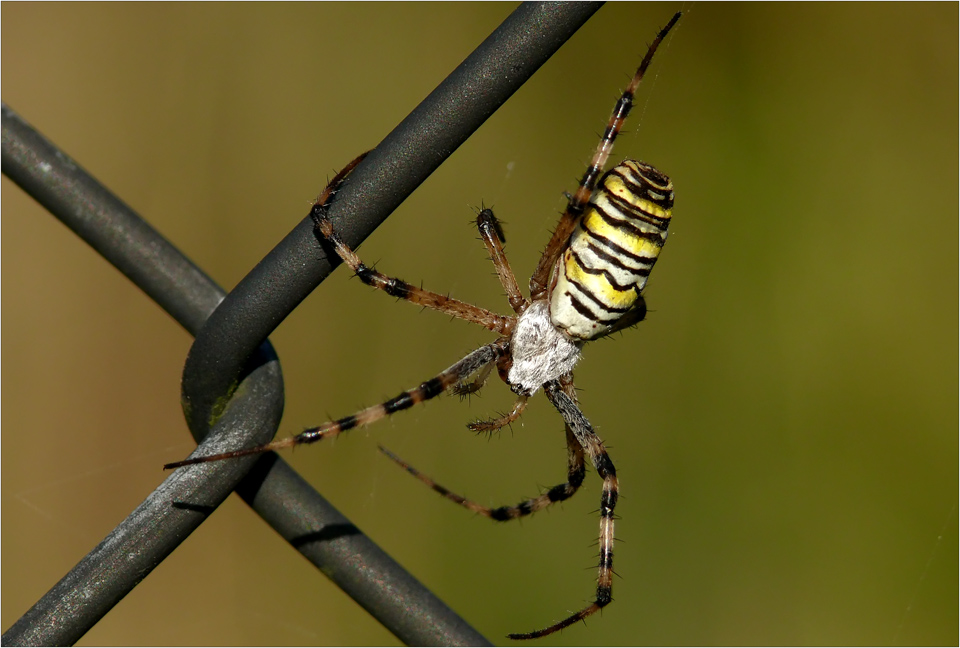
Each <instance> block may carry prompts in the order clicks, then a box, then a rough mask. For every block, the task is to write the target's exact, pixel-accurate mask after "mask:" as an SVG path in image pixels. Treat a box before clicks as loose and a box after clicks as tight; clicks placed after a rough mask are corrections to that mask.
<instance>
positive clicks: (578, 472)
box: [379, 426, 586, 522]
mask: <svg viewBox="0 0 960 648" xmlns="http://www.w3.org/2000/svg"><path fill="white" fill-rule="evenodd" d="M566 429H567V458H568V465H567V481H565V482H564V483H562V484H557V485H556V486H554V487H553V488H550V489H548V490H547V491H546V492H544V493H542V494H541V495H538V496H537V497H531V498H529V499H527V500H524V501H523V502H520V503H519V504H517V505H515V506H499V507H497V508H491V507H489V506H483V505H482V504H477V503H476V502H474V501H472V500H469V499H467V498H465V497H463V496H461V495H457V494H456V493H453V492H451V491H450V490H449V489H447V488H446V487H444V486H441V485H440V484H438V483H437V482H435V481H434V480H433V479H431V478H430V477H428V476H426V475H424V474H423V473H422V472H420V471H419V470H417V469H416V468H414V467H413V466H411V465H410V464H408V463H407V462H405V461H404V460H403V459H401V458H400V457H398V456H397V455H395V454H393V453H392V452H390V451H389V450H387V449H386V448H384V447H383V446H379V448H380V452H382V453H383V454H385V455H387V457H389V458H390V459H391V460H393V461H394V462H395V463H396V464H397V465H399V466H400V467H401V468H403V469H404V470H406V471H407V472H408V473H410V474H411V475H413V476H414V477H416V478H417V479H419V480H420V481H421V482H423V483H424V484H426V485H427V486H428V487H429V488H431V489H432V490H434V491H436V492H437V493H439V494H440V495H442V496H443V497H445V498H447V499H448V500H450V501H451V502H454V503H456V504H459V505H460V506H462V507H464V508H466V509H469V510H471V511H473V512H474V513H478V514H480V515H482V516H484V517H488V518H490V519H491V520H495V521H497V522H506V521H507V520H515V519H517V518H521V517H524V516H526V515H530V514H531V513H536V512H537V511H540V510H543V509H545V508H547V507H548V506H550V505H551V504H555V503H557V502H562V501H564V500H567V499H570V498H571V497H573V495H574V494H575V493H576V492H577V490H578V489H579V488H580V485H581V484H583V478H584V475H585V474H586V466H585V465H584V459H583V447H582V446H581V445H580V444H579V442H578V441H577V438H576V436H575V434H574V433H573V432H572V431H571V430H570V427H569V426H567V427H566Z"/></svg>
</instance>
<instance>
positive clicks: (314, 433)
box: [164, 342, 505, 470]
mask: <svg viewBox="0 0 960 648" xmlns="http://www.w3.org/2000/svg"><path fill="white" fill-rule="evenodd" d="M504 352H505V350H504V345H503V344H500V343H498V342H494V343H493V344H487V345H484V346H482V347H480V348H479V349H477V350H475V351H472V352H470V353H469V354H467V355H466V356H465V357H464V358H463V359H461V360H460V361H459V362H457V363H455V364H454V365H452V366H451V367H449V368H448V369H446V370H445V371H443V372H441V373H440V374H439V375H437V376H435V377H433V378H431V379H430V380H428V381H426V382H424V383H421V384H420V386H418V387H414V388H413V389H409V390H407V391H405V392H403V393H401V394H400V395H398V396H395V397H394V398H391V399H390V400H388V401H384V402H383V403H380V404H379V405H373V406H372V407H368V408H366V409H363V410H360V411H359V412H357V413H355V414H351V415H350V416H345V417H343V418H341V419H337V420H336V421H328V422H327V423H324V424H322V425H318V426H317V427H312V428H307V429H306V430H304V431H303V432H301V433H300V434H297V435H296V436H292V437H288V438H286V439H278V440H276V441H273V442H271V443H267V444H264V445H261V446H257V447H255V448H246V449H243V450H234V451H233V452H223V453H220V454H215V455H207V456H201V457H191V458H189V459H184V460H183V461H176V462H174V463H169V464H167V465H165V466H164V469H165V470H168V469H171V468H180V467H181V466H189V465H192V464H198V463H205V462H208V461H220V460H221V459H232V458H234V457H244V456H247V455H252V454H260V453H262V452H269V451H270V450H280V449H282V448H290V447H293V446H296V445H302V444H306V443H316V442H317V441H322V440H323V439H332V438H333V437H335V436H338V435H339V434H340V433H341V432H346V431H348V430H352V429H353V428H357V427H363V426H366V425H370V424H371V423H375V422H377V421H379V420H380V419H382V418H386V417H387V416H389V415H391V414H393V413H394V412H399V411H400V410H405V409H409V408H411V407H413V406H414V405H416V404H417V403H422V402H424V401H426V400H429V399H431V398H435V397H437V396H439V395H440V394H442V393H443V392H445V391H447V390H448V389H450V388H451V387H453V386H454V385H456V384H457V383H459V382H461V381H462V380H464V379H465V378H467V377H468V376H470V375H471V374H473V373H475V372H477V371H479V370H481V369H483V368H484V366H486V365H488V364H490V363H492V362H495V361H496V360H497V358H498V357H499V356H500V355H502V354H503V353H504Z"/></svg>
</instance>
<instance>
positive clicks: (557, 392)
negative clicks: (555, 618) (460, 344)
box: [509, 379, 619, 639]
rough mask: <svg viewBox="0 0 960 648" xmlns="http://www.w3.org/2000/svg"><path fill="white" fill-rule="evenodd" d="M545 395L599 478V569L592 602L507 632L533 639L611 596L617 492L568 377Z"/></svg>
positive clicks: (604, 453)
mask: <svg viewBox="0 0 960 648" xmlns="http://www.w3.org/2000/svg"><path fill="white" fill-rule="evenodd" d="M543 390H544V393H545V394H546V395H547V399H549V400H550V402H551V403H553V406H554V407H556V408H557V411H558V412H560V415H561V416H563V420H564V421H566V423H567V426H568V429H571V430H573V434H574V436H575V437H576V441H577V443H578V444H579V445H580V446H581V447H582V449H583V451H584V452H586V454H587V455H588V456H589V457H590V460H591V461H592V462H593V466H594V468H595V469H596V471H597V474H598V475H600V477H601V478H602V479H603V492H602V494H601V496H600V570H599V575H598V576H597V596H596V599H595V600H594V602H593V603H591V604H590V605H588V606H587V607H585V608H583V609H582V610H580V611H579V612H577V613H576V614H572V615H570V616H569V617H567V618H566V619H564V620H562V621H560V622H558V623H555V624H553V625H552V626H550V627H548V628H544V629H543V630H535V631H533V632H527V633H522V634H511V635H509V637H510V638H511V639H536V638H538V637H544V636H546V635H549V634H553V633H554V632H557V631H559V630H563V629H564V628H566V627H567V626H570V625H573V624H574V623H576V622H578V621H582V620H583V619H585V618H587V617H588V616H590V615H591V614H594V613H595V612H598V611H599V610H600V609H601V608H603V607H604V606H606V605H607V604H608V603H609V602H610V601H611V600H613V599H612V588H613V520H614V517H613V510H614V507H615V506H616V504H617V498H618V496H619V486H618V484H617V471H616V469H615V468H614V467H613V462H612V461H610V457H609V456H608V455H607V451H606V450H605V449H604V447H603V442H602V441H601V440H600V437H598V436H597V435H596V433H595V432H594V431H593V426H591V425H590V421H588V420H587V418H586V417H585V416H584V415H583V412H581V411H580V408H579V407H578V406H577V402H576V399H575V398H574V397H573V396H572V395H571V394H572V393H573V381H572V380H564V379H560V380H554V381H551V382H548V383H547V384H546V385H544V386H543Z"/></svg>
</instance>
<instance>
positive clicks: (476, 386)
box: [452, 361, 497, 398]
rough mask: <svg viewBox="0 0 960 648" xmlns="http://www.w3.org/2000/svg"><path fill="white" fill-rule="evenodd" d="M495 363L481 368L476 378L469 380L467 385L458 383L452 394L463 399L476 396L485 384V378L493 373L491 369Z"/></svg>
mask: <svg viewBox="0 0 960 648" xmlns="http://www.w3.org/2000/svg"><path fill="white" fill-rule="evenodd" d="M496 364H497V363H496V362H495V361H491V362H488V363H487V364H486V366H485V367H481V368H480V371H478V372H477V377H476V378H474V379H473V380H471V381H470V382H468V383H465V382H459V383H457V384H456V385H454V386H453V390H452V391H453V393H454V394H456V395H457V396H459V397H460V398H465V397H466V396H469V395H470V394H476V393H477V392H478V391H480V389H481V388H482V387H483V386H484V385H485V384H486V382H487V378H489V377H490V372H491V371H493V368H494V367H495V366H496Z"/></svg>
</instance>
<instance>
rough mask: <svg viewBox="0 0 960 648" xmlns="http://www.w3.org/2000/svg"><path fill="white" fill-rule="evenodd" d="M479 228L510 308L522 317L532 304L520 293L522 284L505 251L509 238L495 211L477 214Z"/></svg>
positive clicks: (486, 210)
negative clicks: (518, 280)
mask: <svg viewBox="0 0 960 648" xmlns="http://www.w3.org/2000/svg"><path fill="white" fill-rule="evenodd" d="M477 228H478V229H479V230H480V238H481V239H482V240H483V244H484V245H486V246H487V251H488V252H490V260H491V261H493V265H494V267H495V268H496V269H497V276H498V277H499V278H500V285H501V286H503V289H504V291H505V292H506V293H507V300H508V301H509V302H510V308H512V309H513V311H514V312H515V313H516V314H517V315H520V314H521V313H523V311H525V310H527V306H529V305H530V302H529V301H527V298H526V297H524V296H523V293H521V292H520V284H518V283H517V277H516V276H515V275H514V274H513V270H512V269H511V268H510V263H509V262H508V261H507V255H506V254H505V253H504V251H503V244H504V243H505V242H506V240H507V237H506V236H504V234H503V228H502V227H501V226H500V221H498V220H497V217H496V216H494V215H493V210H491V209H484V210H483V211H481V212H480V213H479V214H477Z"/></svg>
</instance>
